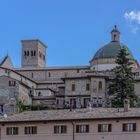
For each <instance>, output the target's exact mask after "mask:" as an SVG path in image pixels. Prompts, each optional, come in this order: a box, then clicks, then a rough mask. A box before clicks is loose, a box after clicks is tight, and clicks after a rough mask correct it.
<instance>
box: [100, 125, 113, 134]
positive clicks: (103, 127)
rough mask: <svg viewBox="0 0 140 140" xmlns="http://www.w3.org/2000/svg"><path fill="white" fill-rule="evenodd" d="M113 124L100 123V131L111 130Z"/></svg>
mask: <svg viewBox="0 0 140 140" xmlns="http://www.w3.org/2000/svg"><path fill="white" fill-rule="evenodd" d="M111 129H112V125H111V124H98V132H111Z"/></svg>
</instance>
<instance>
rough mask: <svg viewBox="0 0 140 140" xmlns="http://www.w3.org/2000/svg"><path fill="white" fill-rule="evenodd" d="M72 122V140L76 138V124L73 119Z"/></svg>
mask: <svg viewBox="0 0 140 140" xmlns="http://www.w3.org/2000/svg"><path fill="white" fill-rule="evenodd" d="M71 124H72V140H75V131H74V128H75V125H74V122H73V121H71Z"/></svg>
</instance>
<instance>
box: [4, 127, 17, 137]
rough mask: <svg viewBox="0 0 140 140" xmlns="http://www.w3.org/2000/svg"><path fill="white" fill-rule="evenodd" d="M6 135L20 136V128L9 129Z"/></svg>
mask: <svg viewBox="0 0 140 140" xmlns="http://www.w3.org/2000/svg"><path fill="white" fill-rule="evenodd" d="M6 134H7V135H18V127H7V128H6Z"/></svg>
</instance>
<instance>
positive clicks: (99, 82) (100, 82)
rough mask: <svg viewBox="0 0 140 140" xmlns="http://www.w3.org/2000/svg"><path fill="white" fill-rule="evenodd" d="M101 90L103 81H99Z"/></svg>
mask: <svg viewBox="0 0 140 140" xmlns="http://www.w3.org/2000/svg"><path fill="white" fill-rule="evenodd" d="M99 90H102V81H99Z"/></svg>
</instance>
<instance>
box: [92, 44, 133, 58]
mask: <svg viewBox="0 0 140 140" xmlns="http://www.w3.org/2000/svg"><path fill="white" fill-rule="evenodd" d="M121 47H125V48H126V50H127V52H128V53H129V56H128V58H129V59H134V58H133V55H132V53H131V51H130V50H129V49H128V47H127V46H126V45H124V44H122V43H120V42H119V41H111V42H110V43H108V44H106V45H105V46H103V47H102V48H100V49H99V50H98V51H97V52H96V54H95V55H94V57H93V59H92V60H96V59H99V58H116V57H117V54H118V51H119V50H120V49H121Z"/></svg>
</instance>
